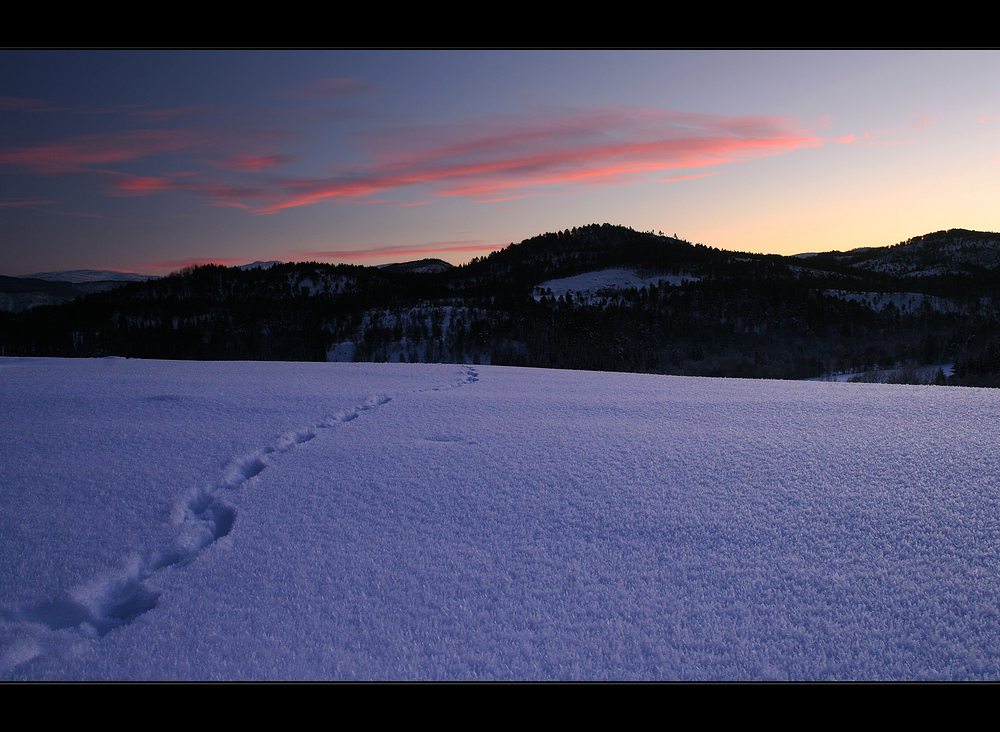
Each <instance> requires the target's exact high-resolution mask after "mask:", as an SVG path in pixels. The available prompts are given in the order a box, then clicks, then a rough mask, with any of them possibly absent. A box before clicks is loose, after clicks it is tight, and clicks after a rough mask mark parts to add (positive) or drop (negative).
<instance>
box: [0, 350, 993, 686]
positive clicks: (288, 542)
mask: <svg viewBox="0 0 1000 732" xmlns="http://www.w3.org/2000/svg"><path fill="white" fill-rule="evenodd" d="M0 379H2V382H3V384H4V388H3V389H2V390H0V413H2V414H3V415H4V419H3V421H2V423H0V460H2V464H3V466H4V469H3V472H0V521H2V523H3V525H2V530H0V547H2V548H0V565H2V566H0V674H2V678H3V679H4V680H8V681H10V680H31V679H40V680H121V679H131V680H138V679H152V680H168V679H227V680H235V679H337V680H340V679H392V680H401V679H438V680H443V679H461V680H469V679H540V680H556V679H559V680H563V679H653V680H660V679H670V680H673V679H722V680H732V679H772V680H773V679H990V680H997V679H1000V640H998V635H997V632H996V628H997V606H996V598H997V597H998V596H1000V553H998V552H997V550H996V548H997V546H998V545H1000V511H998V505H997V504H998V495H1000V493H998V487H1000V485H998V481H1000V479H998V477H997V470H996V465H997V464H998V461H1000V449H998V446H997V443H996V439H995V430H994V429H991V427H992V426H994V425H995V423H996V420H997V415H998V414H1000V391H998V390H994V389H972V388H967V389H958V388H949V387H931V386H890V385H883V384H840V383H818V382H793V381H770V380H754V381H749V380H740V379H711V378H708V379H705V378H690V377H682V376H662V375H644V374H614V373H595V372H585V371H565V370H555V369H548V370H543V369H529V368H510V367H499V366H488V365H482V366H470V365H465V366H458V365H443V364H436V365H435V364H387V363H386V364H360V363H280V362H272V363H249V362H227V363H224V362H183V361H152V360H150V361H147V360H137V359H132V360H125V359H120V358H105V359H38V358H0Z"/></svg>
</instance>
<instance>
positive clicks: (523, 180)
mask: <svg viewBox="0 0 1000 732" xmlns="http://www.w3.org/2000/svg"><path fill="white" fill-rule="evenodd" d="M361 143H362V145H363V147H364V148H366V149H368V150H369V151H370V152H371V154H372V156H373V157H374V158H375V159H376V162H375V164H373V165H371V166H369V167H367V168H353V169H350V170H343V171H342V172H341V174H340V175H339V176H334V177H331V178H325V179H323V178H320V179H296V180H285V181H278V182H276V183H275V184H274V186H273V188H272V192H273V193H274V194H275V196H276V198H277V200H275V202H274V203H272V204H270V205H267V206H264V207H263V208H261V209H258V211H257V213H274V212H277V211H281V210H283V209H287V208H293V207H296V206H306V205H311V204H314V203H318V202H321V201H326V200H338V199H340V200H345V199H346V200H352V199H356V198H360V197H364V196H369V195H372V194H375V193H383V192H387V191H391V190H397V189H401V188H404V187H407V186H414V185H421V184H430V185H432V186H434V187H435V189H436V190H435V193H436V195H437V196H465V197H475V198H479V199H485V200H498V199H504V198H512V197H523V196H526V195H536V194H538V193H539V192H554V189H556V188H558V187H561V186H579V185H582V184H585V185H618V184H621V183H625V182H630V181H634V180H637V179H639V178H641V176H643V175H645V174H650V173H656V172H659V171H664V170H673V169H680V168H703V167H710V166H718V165H722V164H725V163H734V162H745V161H749V160H752V159H755V158H758V157H762V156H765V155H776V154H781V153H786V152H790V151H792V150H796V149H799V148H803V147H815V146H819V145H822V144H823V142H822V140H821V139H820V138H818V137H815V136H813V135H811V134H809V132H808V131H804V130H802V129H800V126H799V125H798V124H797V123H796V122H795V121H793V120H789V119H785V118H780V117H736V118H731V117H720V116H712V115H695V114H683V113H677V112H671V111H667V110H650V109H640V110H631V109H630V110H620V109H611V110H597V111H594V112H589V113H578V112H577V113H566V114H562V115H552V116H549V117H545V118H532V119H525V118H496V119H490V120H479V121H474V122H469V123H466V124H457V123H456V124H452V125H443V126H437V127H430V126H423V127H410V128H405V129H400V130H394V131H391V132H381V133H378V134H374V133H372V134H369V135H367V136H364V137H362V138H361Z"/></svg>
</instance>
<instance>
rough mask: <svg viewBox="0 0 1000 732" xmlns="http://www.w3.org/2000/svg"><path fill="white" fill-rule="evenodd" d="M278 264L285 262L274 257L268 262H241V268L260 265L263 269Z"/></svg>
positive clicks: (254, 267) (255, 267) (252, 267)
mask: <svg viewBox="0 0 1000 732" xmlns="http://www.w3.org/2000/svg"><path fill="white" fill-rule="evenodd" d="M276 264H284V262H279V261H277V260H276V259H272V260H270V261H268V262H260V261H257V262H251V263H250V264H241V265H240V269H257V268H258V267H259V268H261V269H270V268H271V267H273V266H274V265H276Z"/></svg>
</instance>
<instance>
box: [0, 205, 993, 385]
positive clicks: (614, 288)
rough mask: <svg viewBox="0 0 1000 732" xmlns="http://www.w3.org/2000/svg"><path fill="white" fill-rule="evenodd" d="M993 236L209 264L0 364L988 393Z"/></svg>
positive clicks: (105, 299)
mask: <svg viewBox="0 0 1000 732" xmlns="http://www.w3.org/2000/svg"><path fill="white" fill-rule="evenodd" d="M998 242H1000V235H997V234H992V233H989V232H974V231H967V230H962V229H952V230H949V231H941V232H934V233H930V234H925V235H923V236H918V237H915V238H913V239H909V240H907V241H905V242H901V243H899V244H896V245H893V246H886V247H870V248H866V249H863V250H862V249H856V250H852V251H849V252H824V253H816V254H812V255H799V256H779V255H763V254H754V253H746V252H731V251H725V250H721V249H716V248H713V247H708V246H705V245H703V244H696V243H692V242H687V241H684V240H682V239H678V238H676V237H668V236H665V235H663V234H656V233H653V232H640V231H635V230H633V229H630V228H627V227H624V226H615V225H611V224H600V225H598V224H593V225H589V226H583V227H579V228H574V229H567V230H564V231H558V232H549V233H546V234H541V235H539V236H535V237H532V238H530V239H526V240H524V241H522V242H520V243H512V244H510V245H509V246H508V247H506V248H504V249H502V250H500V251H496V252H493V253H492V254H490V255H489V256H486V257H479V258H476V259H474V260H472V261H471V262H469V263H468V264H465V265H461V266H457V267H455V266H451V265H449V264H447V263H446V262H443V261H441V260H421V261H418V262H404V263H397V264H393V265H387V266H382V267H363V266H356V265H331V264H319V263H315V262H311V263H276V262H267V263H255V264H254V265H245V266H243V267H228V268H227V267H221V266H218V265H208V266H204V267H193V268H189V269H187V270H184V271H182V272H179V273H175V274H173V275H171V276H168V277H164V278H161V279H158V280H147V281H143V282H132V283H126V284H124V285H122V286H120V287H119V288H118V289H115V290H113V291H108V292H102V293H96V294H92V295H89V296H87V297H84V298H81V299H78V300H76V301H75V302H73V303H68V304H65V305H62V306H59V307H52V308H44V307H37V308H34V309H32V310H30V311H25V312H22V313H17V314H7V315H6V316H2V315H0V354H8V355H14V354H18V355H59V356H94V355H121V356H136V357H144V358H179V359H222V360H246V359H249V360H272V359H273V360H324V359H343V358H351V359H355V360H361V361H425V362H433V361H451V362H467V363H468V362H474V363H475V362H478V363H493V364H506V365H524V366H540V367H557V368H580V369H589V370H602V371H638V372H643V371H645V372H655V373H672V374H682V375H700V376H739V377H752V378H816V377H821V376H829V375H834V374H844V373H856V372H863V371H871V372H874V371H885V370H887V369H896V370H899V369H903V371H904V372H905V373H912V374H917V373H918V372H919V369H918V368H917V367H920V366H926V365H930V364H955V369H954V376H953V377H949V383H963V384H971V383H979V384H983V385H987V384H990V382H991V381H992V380H994V379H995V381H996V384H998V385H1000V337H998V334H1000V254H998V251H1000V244H998ZM49 284H50V285H51V284H53V283H49ZM0 285H2V282H0ZM74 286H81V285H74ZM994 354H995V355H994ZM914 378H915V377H914ZM990 385H992V384H990Z"/></svg>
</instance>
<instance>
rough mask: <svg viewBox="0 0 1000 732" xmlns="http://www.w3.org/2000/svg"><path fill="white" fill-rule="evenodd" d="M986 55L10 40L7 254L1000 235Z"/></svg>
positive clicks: (994, 58) (431, 252)
mask: <svg viewBox="0 0 1000 732" xmlns="http://www.w3.org/2000/svg"><path fill="white" fill-rule="evenodd" d="M998 161H1000V54H998V53H997V52H994V51H980V52H963V51H954V52H949V51H922V52H900V51H892V52H886V51H869V52H850V51H825V52H813V51H776V52H775V51H740V52H736V51H698V52H691V51H475V50H470V51H448V50H445V51H379V50H375V51H42V50H38V51H36V50H31V51H10V50H8V51H0V274H27V273H31V272H38V271H46V270H57V269H76V268H84V267H92V268H108V269H121V270H132V271H140V272H144V273H149V274H163V273H165V272H168V271H170V270H172V269H177V268H179V267H181V266H184V265H185V264H189V263H193V262H203V261H214V262H220V263H224V264H238V263H244V262H251V261H254V260H259V259H281V260H285V261H289V260H305V259H310V260H312V259H318V260H322V261H348V262H356V263H363V264H377V263H382V262H389V261H400V260H405V259H415V258H419V257H424V256H438V257H441V258H444V259H447V260H449V261H452V262H455V263H458V262H462V261H467V260H468V259H469V258H471V257H473V256H479V255H482V254H485V253H487V252H489V251H492V250H494V249H498V248H502V247H504V246H506V245H507V244H509V243H510V242H512V241H520V240H521V239H523V238H526V237H529V236H533V235H535V234H538V233H542V232H545V231H554V230H559V229H565V228H571V227H574V226H582V225H585V224H588V223H603V222H609V223H615V224H624V225H627V226H632V227H634V228H636V229H640V230H654V231H659V230H662V231H664V232H665V233H668V234H674V233H676V234H677V235H678V236H681V237H683V238H686V239H688V240H691V241H699V242H701V243H704V244H708V245H711V246H718V247H722V248H726V249H738V250H749V251H773V252H780V253H794V252H800V251H816V250H821V249H849V248H852V247H856V246H881V245H886V244H892V243H895V242H897V241H900V240H902V239H906V238H908V237H910V236H915V235H918V234H922V233H926V232H928V231H933V230H936V229H942V228H950V227H965V228H975V229H987V230H993V231H995V230H997V229H1000V221H998V220H997V218H998V216H1000V214H998V211H997V206H996V201H997V198H998V196H997V194H998V193H1000V186H998V173H1000V162H998Z"/></svg>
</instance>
